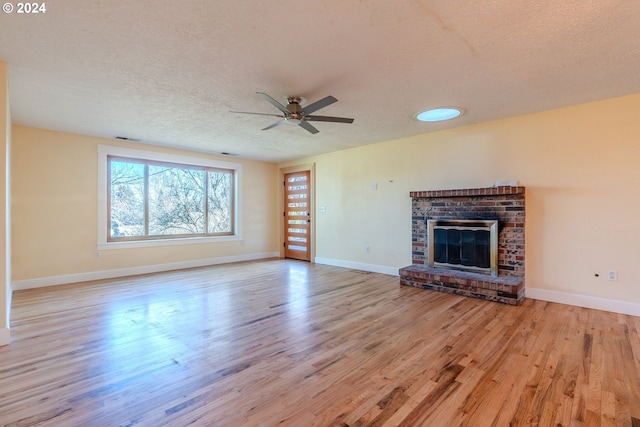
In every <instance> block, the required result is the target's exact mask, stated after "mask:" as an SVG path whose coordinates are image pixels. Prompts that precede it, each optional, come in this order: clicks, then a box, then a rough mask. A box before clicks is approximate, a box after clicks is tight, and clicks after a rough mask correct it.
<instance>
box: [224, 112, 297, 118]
mask: <svg viewBox="0 0 640 427" xmlns="http://www.w3.org/2000/svg"><path fill="white" fill-rule="evenodd" d="M229 112H230V113H238V114H257V115H259V116H272V117H284V116H283V115H281V114H269V113H252V112H249V111H229Z"/></svg>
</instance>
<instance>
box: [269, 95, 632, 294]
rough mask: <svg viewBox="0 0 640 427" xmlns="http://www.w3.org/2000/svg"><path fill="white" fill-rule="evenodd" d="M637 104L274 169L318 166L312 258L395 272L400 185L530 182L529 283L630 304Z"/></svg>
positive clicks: (548, 115)
mask: <svg viewBox="0 0 640 427" xmlns="http://www.w3.org/2000/svg"><path fill="white" fill-rule="evenodd" d="M638 111H640V95H632V96H627V97H622V98H617V99H611V100H606V101H601V102H596V103H590V104H584V105H578V106H574V107H569V108H564V109H558V110H553V111H547V112H543V113H539V114H533V115H527V116H521V117H516V118H512V119H506V120H501V121H495V122H490V123H485V124H480V125H474V126H468V127H463V128H458V129H453V130H448V131H441V132H436V133H430V134H424V135H420V136H416V137H412V138H405V139H400V140H395V141H387V142H384V143H379V144H374V145H369V146H364V147H361V148H354V149H349V150H345V151H340V152H334V153H330V154H326V155H320V156H314V157H310V158H307V159H299V160H297V161H296V162H290V163H283V164H281V165H279V167H286V166H289V165H292V164H296V163H312V162H313V163H315V164H316V206H317V207H322V206H325V207H326V212H325V213H320V212H318V210H316V217H317V220H316V233H317V242H316V243H317V245H316V256H317V257H320V258H323V259H330V260H343V261H349V262H353V263H363V264H369V265H378V266H387V267H393V268H398V267H403V266H406V265H410V264H411V201H410V198H409V191H414V190H437V189H455V188H477V187H487V186H491V185H493V184H494V182H495V181H496V180H505V179H515V180H518V181H519V183H520V185H524V186H526V188H527V193H526V197H527V219H526V239H527V245H526V283H527V287H528V288H529V289H532V288H538V289H548V290H555V291H560V292H567V293H575V294H585V295H592V296H595V297H602V298H610V299H616V300H622V301H628V302H636V303H637V302H640V262H638V260H640V245H639V242H640V222H639V221H638V219H639V218H640V166H639V162H640V120H638ZM372 184H377V188H378V189H377V191H373V190H372ZM365 246H370V253H365V252H364V247H365ZM607 270H616V271H617V272H618V280H617V281H615V282H612V281H607V280H606V277H605V276H606V273H607ZM595 274H599V276H600V277H595Z"/></svg>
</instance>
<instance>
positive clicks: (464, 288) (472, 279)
mask: <svg viewBox="0 0 640 427" xmlns="http://www.w3.org/2000/svg"><path fill="white" fill-rule="evenodd" d="M410 196H411V199H412V220H411V224H412V242H411V244H412V264H411V265H410V266H408V267H404V268H401V269H400V271H399V273H400V283H401V284H402V285H407V286H415V287H419V288H423V289H431V290H435V291H440V292H447V293H452V294H457V295H464V296H469V297H474V298H481V299H485V300H490V301H497V302H501V303H505V304H511V305H518V304H520V303H521V302H522V300H524V297H525V285H524V272H525V257H524V247H525V246H524V245H525V235H524V222H525V189H524V187H510V186H503V187H488V188H471V189H459V190H436V191H413V192H411V193H410ZM429 220H497V221H498V275H497V277H492V276H491V275H488V274H482V273H476V272H470V271H460V270H458V269H450V268H442V267H432V266H429V243H430V242H429V233H428V227H427V221H429ZM432 258H433V257H432Z"/></svg>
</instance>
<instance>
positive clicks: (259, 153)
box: [0, 0, 640, 162]
mask: <svg viewBox="0 0 640 427" xmlns="http://www.w3.org/2000/svg"><path fill="white" fill-rule="evenodd" d="M46 8H47V10H46V12H45V13H44V14H38V15H18V14H16V12H15V11H14V12H13V13H11V14H6V13H2V14H1V16H0V60H2V61H5V62H6V63H7V64H8V65H9V93H10V102H11V111H12V116H13V121H14V123H17V124H22V125H27V126H33V127H39V128H46V129H53V130H61V131H67V132H73V133H80V134H87V135H96V136H102V137H109V138H111V137H114V136H116V135H119V136H126V137H129V138H136V139H141V140H142V142H144V143H150V144H158V145H164V146H172V147H181V148H186V149H189V150H195V151H203V152H210V153H220V152H231V153H237V154H239V155H240V156H241V157H244V158H252V159H262V160H266V161H274V162H275V161H284V160H290V159H295V158H299V157H303V156H306V155H313V154H319V153H324V152H330V151H336V150H341V149H345V148H349V147H355V146H359V145H364V144H371V143H375V142H380V141H385V140H390V139H395V138H401V137H406V136H411V135H417V134H421V133H427V132H432V131H436V130H441V129H445V128H449V127H454V126H463V125H468V124H472V123H479V122H485V121H489V120H495V119H500V118H506V117H511V116H517V115H521V114H527V113H532V112H537V111H542V110H547V109H551V108H557V107H563V106H567V105H572V104H578V103H584V102H589V101H595V100H599V99H605V98H611V97H616V96H621V95H627V94H632V93H639V92H640V2H639V1H636V0H547V1H531V0H501V1H499V0H493V1H490V0H479V1H463V0H460V1H452V0H439V1H427V0H423V1H420V0H402V1H398V0H357V1H356V0H323V1H311V0H297V1H293V0H236V1H231V0H185V1H157V0H136V1H131V0H106V1H105V0H102V1H100V0H55V1H47V2H46ZM256 92H266V93H268V94H270V95H271V96H273V97H274V98H276V99H278V100H280V101H282V102H285V98H286V97H287V96H302V97H305V98H306V99H307V100H308V102H313V101H316V100H318V99H320V98H323V97H325V96H327V95H333V96H335V97H336V98H338V100H339V101H338V102H337V103H335V104H333V105H330V106H328V107H326V108H324V109H322V110H320V111H318V112H317V113H316V114H319V115H329V116H342V117H353V118H354V119H355V122H354V123H353V124H351V125H349V124H341V123H324V122H314V126H315V127H316V128H318V129H319V130H320V133H318V134H316V135H312V134H310V133H308V132H306V131H305V130H304V129H302V128H300V127H297V126H279V127H277V128H274V129H271V130H267V131H261V130H260V129H261V128H263V127H265V126H268V125H270V124H271V123H273V122H275V121H276V120H277V118H275V117H268V116H259V115H241V114H233V113H230V112H229V111H230V110H240V111H253V112H262V113H274V114H277V113H278V111H277V110H276V109H275V108H274V107H273V106H272V105H270V104H268V103H266V102H265V101H264V100H263V99H261V98H260V97H258V96H257V95H256ZM436 106H460V107H463V108H464V109H466V114H465V115H464V116H463V117H462V118H461V119H457V120H453V121H449V122H444V123H439V124H428V123H421V122H417V121H416V120H415V119H414V116H415V114H416V113H418V112H420V111H422V110H424V109H427V108H430V107H436Z"/></svg>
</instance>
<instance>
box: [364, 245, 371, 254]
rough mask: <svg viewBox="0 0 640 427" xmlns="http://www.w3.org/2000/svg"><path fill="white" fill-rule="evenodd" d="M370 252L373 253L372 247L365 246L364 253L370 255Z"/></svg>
mask: <svg viewBox="0 0 640 427" xmlns="http://www.w3.org/2000/svg"><path fill="white" fill-rule="evenodd" d="M369 252H371V246H365V247H364V253H366V254H368V253H369Z"/></svg>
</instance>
